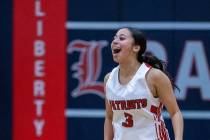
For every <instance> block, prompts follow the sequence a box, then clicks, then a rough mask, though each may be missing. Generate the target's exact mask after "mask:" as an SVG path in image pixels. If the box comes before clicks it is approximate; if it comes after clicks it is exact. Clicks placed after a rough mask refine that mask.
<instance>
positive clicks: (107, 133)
mask: <svg viewBox="0 0 210 140" xmlns="http://www.w3.org/2000/svg"><path fill="white" fill-rule="evenodd" d="M108 78H109V74H107V75H106V76H105V78H104V91H105V93H106V88H105V87H106V82H107V80H108ZM105 105H106V114H105V121H104V140H113V136H114V133H113V127H112V115H113V114H112V109H111V107H110V104H109V103H108V101H107V99H105Z"/></svg>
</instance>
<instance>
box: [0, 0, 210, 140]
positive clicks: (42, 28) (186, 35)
mask: <svg viewBox="0 0 210 140" xmlns="http://www.w3.org/2000/svg"><path fill="white" fill-rule="evenodd" d="M0 9H1V12H0V19H1V21H0V42H1V45H0V139H1V140H83V139H86V140H102V139H103V123H104V115H105V112H104V111H105V110H104V109H105V108H104V107H105V106H104V91H103V78H104V76H105V75H106V73H108V72H110V71H111V70H112V68H113V67H115V66H116V65H117V64H116V63H114V62H113V60H112V55H111V51H110V43H111V41H112V38H113V36H114V35H115V32H116V31H117V29H118V28H120V27H127V26H128V27H136V28H139V29H140V30H142V31H143V32H144V33H145V35H146V36H147V47H148V48H147V51H148V52H150V53H153V54H154V55H156V56H157V57H159V58H160V59H162V60H165V61H166V62H167V63H168V66H167V70H168V71H169V73H170V74H171V76H172V77H173V79H174V81H175V83H176V84H177V85H178V86H179V88H180V90H181V91H180V92H178V91H176V90H175V91H174V92H175V94H176V97H177V100H178V104H179V106H180V109H181V111H182V113H183V117H184V125H185V127H184V140H197V139H202V140H210V127H209V124H210V111H209V110H210V105H209V103H210V75H209V64H210V0H200V1H197V0H185V1H182V0H162V1H159V0H115V1H113V0H100V1H98V0H88V1H84V0H60V1H56V0H50V1H46V0H22V1H18V0H1V2H0ZM163 116H164V118H165V122H166V125H167V128H168V129H169V133H170V137H171V139H174V136H173V130H172V125H171V120H170V118H169V115H168V113H167V112H166V111H164V112H163Z"/></svg>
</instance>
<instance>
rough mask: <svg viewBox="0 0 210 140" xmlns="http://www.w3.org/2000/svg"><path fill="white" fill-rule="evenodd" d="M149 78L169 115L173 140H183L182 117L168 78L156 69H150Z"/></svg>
mask: <svg viewBox="0 0 210 140" xmlns="http://www.w3.org/2000/svg"><path fill="white" fill-rule="evenodd" d="M149 77H150V80H152V81H151V82H152V83H153V85H154V89H155V92H156V95H157V96H158V97H159V98H160V100H161V101H162V102H163V104H164V105H165V107H166V109H167V111H168V112H169V114H170V117H171V121H172V125H173V130H174V136H175V140H183V127H184V124H183V117H182V114H181V112H180V109H179V107H178V104H177V101H176V97H175V95H174V93H173V88H172V85H171V82H170V80H169V78H168V77H167V76H166V75H165V74H164V73H163V72H162V71H160V70H157V69H152V70H151V74H150V76H149Z"/></svg>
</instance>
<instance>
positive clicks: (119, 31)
mask: <svg viewBox="0 0 210 140" xmlns="http://www.w3.org/2000/svg"><path fill="white" fill-rule="evenodd" d="M116 35H118V36H119V35H125V36H131V32H130V31H129V30H128V29H127V28H122V29H120V30H118V31H117V33H116Z"/></svg>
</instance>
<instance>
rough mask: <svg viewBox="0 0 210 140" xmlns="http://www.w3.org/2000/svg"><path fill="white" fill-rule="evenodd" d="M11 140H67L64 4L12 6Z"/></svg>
mask: <svg viewBox="0 0 210 140" xmlns="http://www.w3.org/2000/svg"><path fill="white" fill-rule="evenodd" d="M13 15H14V32H13V35H14V36H13V37H14V47H13V78H14V79H13V91H14V93H13V139H14V140H37V139H39V140H65V139H66V118H65V116H64V111H65V106H66V100H65V97H66V29H65V22H66V1H65V0H61V1H60V0H50V1H46V0H22V1H21V2H20V1H18V0H14V14H13Z"/></svg>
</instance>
